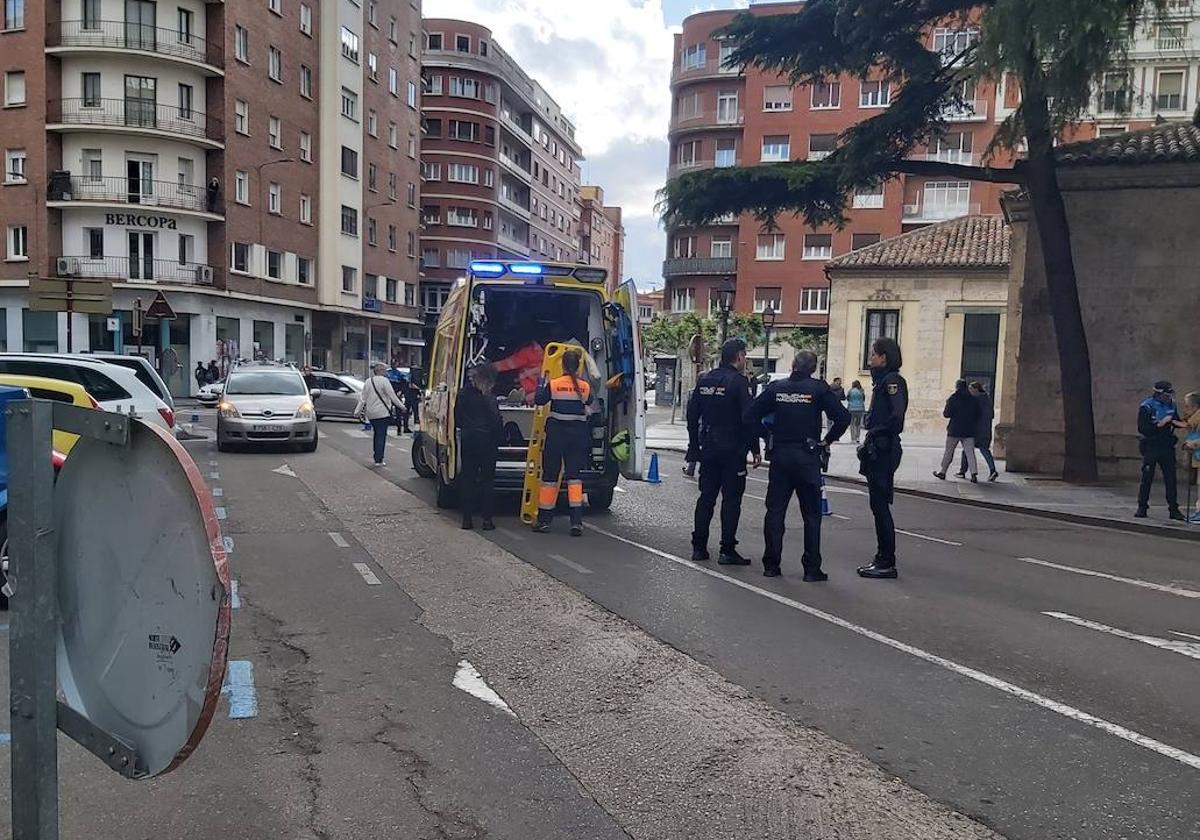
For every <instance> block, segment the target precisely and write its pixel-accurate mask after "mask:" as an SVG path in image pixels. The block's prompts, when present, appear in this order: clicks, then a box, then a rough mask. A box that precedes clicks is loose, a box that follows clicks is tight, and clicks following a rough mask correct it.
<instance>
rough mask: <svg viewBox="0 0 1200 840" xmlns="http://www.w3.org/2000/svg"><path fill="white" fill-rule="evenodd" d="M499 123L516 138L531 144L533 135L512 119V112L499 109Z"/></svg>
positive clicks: (528, 144)
mask: <svg viewBox="0 0 1200 840" xmlns="http://www.w3.org/2000/svg"><path fill="white" fill-rule="evenodd" d="M500 123H501V125H503V126H504V129H505V130H506V131H508V132H509V133H511V134H513V135H515V136H516V138H517V139H518V140H520V141H521V142H522V143H524V144H525V145H527V146H530V147H532V146H533V135H531V134H530V133H529V132H528V131H526V130H525V126H523V125H521V124H520V123H519V122H517V121H516V120H514V119H513V117H512V114H509V113H507V112H505V111H503V110H502V111H500Z"/></svg>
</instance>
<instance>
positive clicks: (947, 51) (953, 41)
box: [933, 27, 979, 64]
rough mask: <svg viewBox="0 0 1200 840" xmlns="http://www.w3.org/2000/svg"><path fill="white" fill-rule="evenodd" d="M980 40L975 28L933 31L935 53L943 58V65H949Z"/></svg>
mask: <svg viewBox="0 0 1200 840" xmlns="http://www.w3.org/2000/svg"><path fill="white" fill-rule="evenodd" d="M978 40H979V30H978V29H976V28H974V27H967V28H965V29H946V28H943V29H935V30H934V31H933V51H934V52H935V53H937V54H938V55H940V56H941V57H942V63H943V64H949V63H950V62H951V61H954V60H955V59H956V58H958V56H960V55H962V53H963V52H965V51H966V50H967V49H969V48H970V47H971V45H972V44H974V43H975V42H976V41H978Z"/></svg>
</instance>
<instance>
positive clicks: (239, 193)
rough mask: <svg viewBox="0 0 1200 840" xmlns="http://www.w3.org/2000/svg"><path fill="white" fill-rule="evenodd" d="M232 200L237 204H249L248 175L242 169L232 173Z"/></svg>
mask: <svg viewBox="0 0 1200 840" xmlns="http://www.w3.org/2000/svg"><path fill="white" fill-rule="evenodd" d="M233 200H234V201H236V202H237V203H238V204H249V203H250V173H249V172H247V171H245V170H244V169H239V170H238V171H237V172H235V173H233Z"/></svg>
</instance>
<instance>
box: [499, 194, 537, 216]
mask: <svg viewBox="0 0 1200 840" xmlns="http://www.w3.org/2000/svg"><path fill="white" fill-rule="evenodd" d="M496 201H497V202H498V203H499V204H500V206H501V207H503V208H504V209H505V210H508V211H509V212H510V213H515V214H516V215H518V216H520V217H521V218H522V219H524V220H525V221H529V220H530V218H532V216H533V213H532V212H530V210H529V208H528V207H526V206H524V205H523V204H521V203H520V202H518V201H516V200H514V199H512V198H510V197H508V196H506V195H505V194H504V193H503V192H501V193H500V194H498V195H497V196H496Z"/></svg>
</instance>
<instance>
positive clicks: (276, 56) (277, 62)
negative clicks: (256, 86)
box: [267, 47, 283, 82]
mask: <svg viewBox="0 0 1200 840" xmlns="http://www.w3.org/2000/svg"><path fill="white" fill-rule="evenodd" d="M267 75H268V76H270V77H271V80H272V81H275V82H282V81H283V53H281V52H280V51H279V50H278V49H277V48H276V47H271V48H270V49H269V50H268V52H267Z"/></svg>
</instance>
